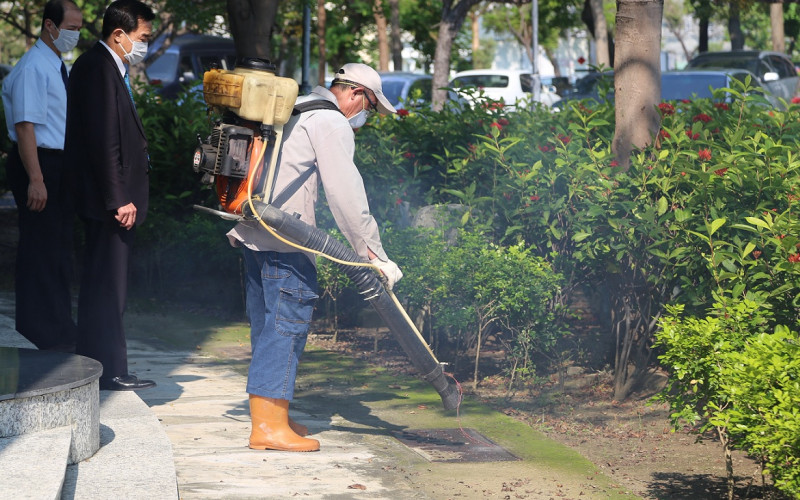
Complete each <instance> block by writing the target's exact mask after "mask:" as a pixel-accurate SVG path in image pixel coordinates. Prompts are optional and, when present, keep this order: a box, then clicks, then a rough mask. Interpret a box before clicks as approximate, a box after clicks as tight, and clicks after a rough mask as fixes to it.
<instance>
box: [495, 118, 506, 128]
mask: <svg viewBox="0 0 800 500" xmlns="http://www.w3.org/2000/svg"><path fill="white" fill-rule="evenodd" d="M497 123H499V124H500V125H502V126H504V127H505V126H506V125H508V120H507V119H505V118H500V119H499V120H497Z"/></svg>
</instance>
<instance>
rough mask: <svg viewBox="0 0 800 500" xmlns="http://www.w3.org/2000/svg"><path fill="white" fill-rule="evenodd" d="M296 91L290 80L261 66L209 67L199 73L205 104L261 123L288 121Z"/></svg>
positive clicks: (294, 84)
mask: <svg viewBox="0 0 800 500" xmlns="http://www.w3.org/2000/svg"><path fill="white" fill-rule="evenodd" d="M298 91H299V86H298V85H297V82H296V81H294V80H293V79H291V78H284V77H280V76H275V74H274V73H272V72H270V71H265V70H262V69H251V68H240V67H236V68H235V69H234V70H233V71H227V70H221V69H211V70H209V71H206V73H205V74H204V75H203V96H204V98H205V100H206V102H207V103H208V104H209V105H211V106H221V107H225V108H228V109H229V110H231V111H232V112H234V113H235V114H236V115H238V116H240V117H242V118H244V119H245V120H251V121H255V122H261V123H263V124H265V125H283V124H284V123H286V122H287V121H289V118H290V117H291V116H292V108H294V103H295V100H297V93H298Z"/></svg>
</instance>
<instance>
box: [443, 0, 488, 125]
mask: <svg viewBox="0 0 800 500" xmlns="http://www.w3.org/2000/svg"><path fill="white" fill-rule="evenodd" d="M478 3H480V0H443V1H442V21H441V22H440V23H439V34H438V37H437V38H436V51H435V52H434V55H433V99H432V104H433V109H434V110H435V111H441V109H442V108H443V107H444V102H445V101H446V100H447V90H444V89H445V88H446V87H447V85H448V84H449V81H448V80H449V75H450V52H451V51H452V49H453V41H454V40H455V39H456V35H458V31H459V30H460V29H461V26H462V25H463V24H464V19H466V17H467V13H469V9H470V8H472V6H473V5H477V4H478Z"/></svg>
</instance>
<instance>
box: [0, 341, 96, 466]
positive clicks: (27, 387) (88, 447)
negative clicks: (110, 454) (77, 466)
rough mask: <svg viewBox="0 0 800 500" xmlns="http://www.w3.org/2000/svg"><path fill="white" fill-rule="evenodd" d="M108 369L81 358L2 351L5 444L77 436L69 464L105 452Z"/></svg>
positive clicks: (0, 421) (0, 412) (0, 410)
mask: <svg viewBox="0 0 800 500" xmlns="http://www.w3.org/2000/svg"><path fill="white" fill-rule="evenodd" d="M102 372H103V367H102V365H101V364H100V363H99V362H97V361H95V360H93V359H89V358H86V357H83V356H78V355H75V354H67V353H61V352H54V351H38V350H35V349H25V348H18V347H0V438H7V437H11V436H21V435H25V434H30V433H34V432H39V431H43V430H48V429H55V428H58V427H69V428H71V430H72V442H71V444H70V449H69V458H68V463H70V464H74V463H77V462H80V461H81V460H85V459H87V458H89V457H91V456H92V455H94V454H95V452H97V450H98V448H99V447H100V406H99V392H98V384H99V382H98V379H99V378H100V375H101V374H102Z"/></svg>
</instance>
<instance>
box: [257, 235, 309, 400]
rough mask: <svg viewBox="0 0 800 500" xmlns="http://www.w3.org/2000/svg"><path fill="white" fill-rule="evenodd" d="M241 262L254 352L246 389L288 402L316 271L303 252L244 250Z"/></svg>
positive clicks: (307, 321)
mask: <svg viewBox="0 0 800 500" xmlns="http://www.w3.org/2000/svg"><path fill="white" fill-rule="evenodd" d="M244 264H245V274H246V278H245V279H246V280H247V285H246V289H247V316H248V317H249V318H250V347H251V350H252V354H253V358H252V361H250V370H249V373H248V377H247V392H248V394H255V395H258V396H263V397H267V398H275V399H287V400H290V401H291V399H292V397H293V396H294V382H295V378H296V377H297V364H298V362H299V361H300V357H301V356H302V354H303V349H304V348H305V346H306V339H307V338H308V329H309V326H310V324H311V315H312V313H313V312H314V304H315V303H316V301H317V298H318V295H317V269H316V267H314V264H312V263H311V261H310V260H308V257H306V256H305V255H304V254H302V253H278V252H256V251H253V250H249V249H247V248H244Z"/></svg>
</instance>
